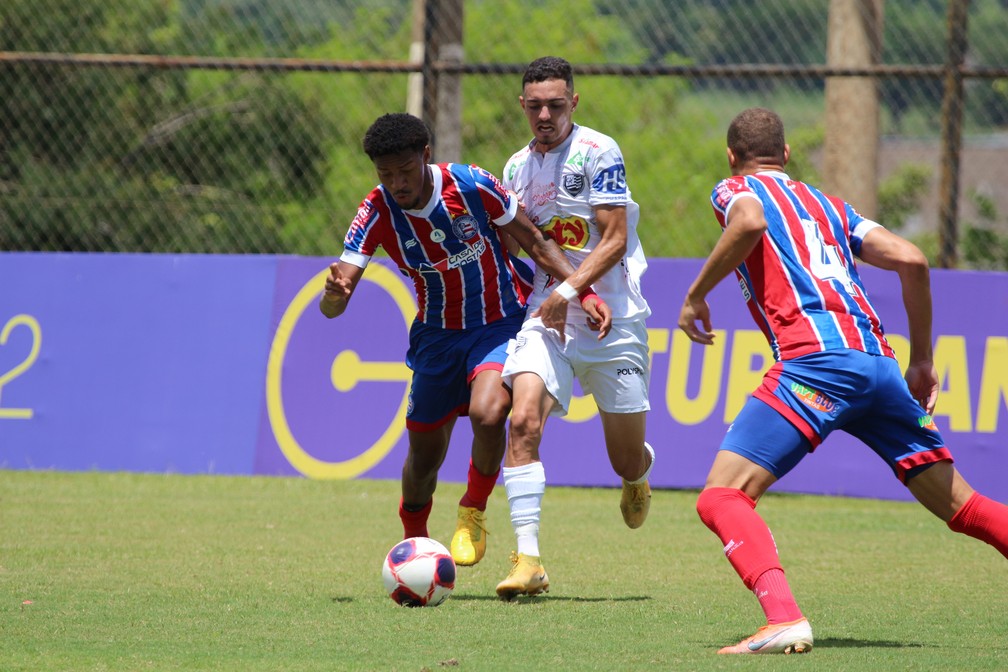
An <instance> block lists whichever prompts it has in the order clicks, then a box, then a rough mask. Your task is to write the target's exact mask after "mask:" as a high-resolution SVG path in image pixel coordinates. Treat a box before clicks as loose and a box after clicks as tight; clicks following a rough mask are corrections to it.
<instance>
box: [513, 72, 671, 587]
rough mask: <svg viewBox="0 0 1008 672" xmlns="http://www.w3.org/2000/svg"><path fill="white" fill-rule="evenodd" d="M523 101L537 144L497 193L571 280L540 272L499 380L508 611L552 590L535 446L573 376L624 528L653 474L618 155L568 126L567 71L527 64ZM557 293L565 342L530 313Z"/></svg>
mask: <svg viewBox="0 0 1008 672" xmlns="http://www.w3.org/2000/svg"><path fill="white" fill-rule="evenodd" d="M519 100H520V102H521V105H522V109H523V110H524V111H525V116H526V118H527V119H528V122H529V126H530V127H531V129H532V133H533V135H534V138H533V140H532V141H531V142H530V143H529V144H528V145H527V146H526V147H524V148H522V149H521V150H520V151H518V152H516V153H515V154H514V155H513V156H512V157H511V158H510V159H509V160H508V162H507V164H506V165H505V167H504V179H503V183H504V186H505V187H507V188H508V189H510V190H512V191H514V192H515V193H516V194H517V195H518V199H519V202H520V203H521V204H522V207H523V208H524V210H525V212H526V214H527V215H528V216H529V219H531V221H532V223H533V224H535V225H536V226H538V227H539V228H540V229H542V230H543V232H544V233H546V234H548V235H550V236H552V237H553V238H554V240H556V241H557V243H559V245H560V246H561V247H562V248H563V250H564V253H565V254H566V255H567V257H568V259H570V261H571V264H572V265H573V266H574V267H575V269H576V270H575V272H574V273H573V274H572V275H570V276H568V277H567V279H566V281H563V282H558V281H557V279H555V278H553V277H551V276H550V275H548V274H547V273H546V272H545V271H543V270H541V269H537V270H536V274H535V280H534V288H533V292H532V295H531V296H530V297H529V302H528V308H529V311H528V317H527V318H526V320H525V323H524V324H523V326H522V329H521V331H520V332H519V333H518V336H517V337H516V339H515V341H514V343H512V346H511V348H510V349H509V352H508V358H507V361H506V362H505V364H504V370H503V371H502V372H501V377H502V380H503V381H504V382H505V384H507V385H508V386H510V387H511V389H512V394H513V398H514V403H513V407H512V413H511V427H510V433H509V436H508V447H507V453H506V454H505V458H504V469H503V476H504V487H505V490H506V491H507V496H508V504H509V505H510V508H511V523H512V525H513V527H514V529H515V536H516V537H517V543H518V550H517V553H513V554H512V558H511V559H512V563H513V567H512V569H511V572H510V574H509V575H508V577H507V578H506V579H504V581H502V582H501V583H500V584H499V585H498V586H497V594H498V595H499V596H500V597H501V598H502V599H505V600H510V599H512V598H514V597H515V596H517V595H535V594H538V593H541V592H545V591H546V590H547V589H548V588H549V579H548V577H547V575H546V571H545V570H544V569H543V566H542V561H541V556H540V553H539V518H540V505H541V502H542V497H543V494H544V493H545V489H546V476H545V471H544V469H543V464H542V462H541V460H540V457H539V444H540V442H541V440H542V435H543V431H544V429H545V425H546V419H547V418H548V417H549V416H550V415H551V414H555V415H564V414H566V413H567V410H568V408H569V405H570V400H571V395H572V389H573V384H574V378H575V377H576V378H577V379H578V381H579V382H580V383H581V387H582V389H583V390H584V391H585V392H586V393H590V394H591V395H592V397H593V398H594V400H595V403H596V405H597V406H598V409H599V416H600V418H601V421H602V428H603V432H604V435H605V444H606V450H607V452H608V455H609V461H610V463H611V464H612V467H613V470H614V471H615V472H616V473H617V474H618V475H619V476H621V477H622V479H623V492H622V496H621V499H620V510H621V511H622V513H623V519H624V521H625V522H626V524H627V525H628V526H629V527H631V528H637V527H640V526H641V525H642V524H643V523H644V519H645V518H646V517H647V514H648V509H649V507H650V500H651V489H650V486H649V485H648V476H649V475H650V473H651V468H652V466H653V463H654V451H653V450H652V449H651V446H649V445H648V444H647V443H646V442H645V440H644V432H645V419H646V413H647V411H648V410H649V409H650V404H649V402H648V382H649V379H650V370H649V358H648V346H647V328H646V326H645V319H646V318H647V317H648V315H650V314H651V311H650V308H649V307H648V304H647V301H645V299H644V297H643V296H642V294H641V291H640V276H641V274H643V272H644V270H645V269H646V268H647V261H646V259H645V258H644V253H643V250H642V249H641V245H640V241H639V239H638V237H637V220H638V216H639V208H638V206H637V204H636V203H635V202H634V201H633V199H632V198H631V196H630V190H629V188H628V187H627V184H626V171H625V168H624V165H623V155H622V152H621V151H620V148H619V145H617V144H616V142H615V141H614V140H613V139H612V138H610V137H608V136H606V135H603V134H602V133H599V132H597V131H595V130H592V129H590V128H586V127H584V126H578V125H577V124H574V123H573V121H572V114H573V112H574V110H575V108H576V107H577V104H578V94H577V93H575V92H574V77H573V73H572V69H571V65H570V63H568V62H567V61H566V60H564V59H562V58H557V57H544V58H540V59H538V60H536V61H534V62H533V63H531V64H530V65H529V66H528V68H527V69H526V71H525V74H524V76H523V78H522V96H521V97H520V98H519ZM591 291H594V292H595V293H597V294H598V295H599V297H601V299H602V300H603V301H605V302H606V303H607V304H608V306H609V308H610V309H611V311H612V327H611V330H608V329H602V330H600V329H599V325H595V324H592V323H590V321H589V320H588V319H587V315H586V313H585V312H584V311H582V310H581V309H580V307H579V302H578V301H577V300H576V299H577V298H578V297H579V295H584V294H585V293H588V292H591ZM554 292H556V293H559V294H560V295H561V296H563V297H565V298H567V299H568V300H569V301H571V304H570V306H569V308H568V312H567V324H566V325H565V327H564V331H563V333H560V332H559V331H557V330H555V329H548V328H546V327H545V326H544V325H543V324H542V321H541V320H540V319H539V318H538V317H537V316H536V308H537V307H538V306H539V305H540V304H541V303H542V302H543V301H544V300H545V299H546V298H547V297H549V296H550V295H551V294H552V293H554Z"/></svg>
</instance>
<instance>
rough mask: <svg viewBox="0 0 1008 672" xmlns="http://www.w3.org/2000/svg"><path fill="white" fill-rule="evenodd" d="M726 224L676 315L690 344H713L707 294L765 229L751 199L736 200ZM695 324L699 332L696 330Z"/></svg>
mask: <svg viewBox="0 0 1008 672" xmlns="http://www.w3.org/2000/svg"><path fill="white" fill-rule="evenodd" d="M727 221H728V225H727V226H726V227H725V230H724V233H722V234H721V238H719V239H718V242H717V244H716V245H715V246H714V249H713V251H711V253H710V256H709V257H707V261H705V262H704V265H703V267H702V268H701V269H700V273H699V274H697V277H696V279H695V280H693V284H692V285H690V288H689V291H688V292H687V293H686V299H685V301H683V306H682V309H681V310H680V312H679V328H680V329H682V330H683V331H684V332H686V335H687V336H689V338H690V340H691V341H695V342H697V343H702V344H704V345H711V344H713V343H714V332H713V329H712V328H711V320H710V306H708V305H707V294H709V293H710V291H711V290H712V289H714V288H715V287H716V286H717V285H718V283H719V282H721V281H722V280H724V279H725V277H727V276H728V275H729V274H731V273H732V272H733V271H734V270H735V269H736V268H738V266H739V265H740V264H741V263H742V262H743V261H745V259H746V257H748V256H749V254H750V253H751V252H752V251H753V249H754V248H755V247H756V245H757V243H759V241H760V238H761V237H762V236H763V233H764V232H765V231H766V228H767V222H766V218H765V217H764V215H763V206H762V205H761V204H760V202H759V201H757V200H756V199H755V198H740V199H738V201H736V202H735V203H734V204H733V205H732V207H731V210H729V211H728V220H727ZM698 321H699V322H700V324H701V325H702V327H703V328H702V329H701V328H699V327H697V322H698Z"/></svg>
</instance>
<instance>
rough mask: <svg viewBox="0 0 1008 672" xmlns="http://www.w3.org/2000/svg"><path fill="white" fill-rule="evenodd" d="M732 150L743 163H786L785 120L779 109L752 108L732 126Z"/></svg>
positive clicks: (729, 132) (729, 143)
mask: <svg viewBox="0 0 1008 672" xmlns="http://www.w3.org/2000/svg"><path fill="white" fill-rule="evenodd" d="M728 149H730V150H731V151H732V153H733V154H735V157H736V158H737V159H738V160H739V161H740V162H742V163H747V162H749V161H760V162H766V161H773V162H777V163H780V164H781V165H783V164H784V122H783V121H781V118H780V117H779V116H778V115H777V113H776V112H773V111H772V110H768V109H766V108H764V107H750V108H749V109H747V110H743V111H742V112H739V113H738V115H737V116H736V117H735V118H734V119H732V122H731V124H729V126H728Z"/></svg>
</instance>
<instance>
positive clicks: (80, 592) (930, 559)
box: [0, 471, 1008, 672]
mask: <svg viewBox="0 0 1008 672" xmlns="http://www.w3.org/2000/svg"><path fill="white" fill-rule="evenodd" d="M461 491H462V486H460V485H458V484H450V483H443V484H441V486H440V487H439V490H438V493H437V495H436V498H435V506H434V512H433V515H432V518H431V532H432V534H433V536H435V537H436V538H438V539H440V540H441V541H442V542H444V543H447V542H448V540H449V539H450V535H451V531H452V529H453V528H454V510H455V504H456V502H457V500H458V497H459V496H460V495H461ZM398 492H399V484H398V483H396V482H389V481H369V480H356V481H348V482H320V481H310V480H306V479H291V478H234V477H221V476H197V477H194V476H177V475H170V476H164V475H138V474H121V473H119V474H104V473H78V474H67V473H53V472H18V471H0V533H2V539H0V670H32V671H33V672H39V671H47V670H75V671H76V670H242V671H243V672H246V671H253V670H290V671H301V670H404V671H412V672H419V671H420V670H425V669H426V670H442V669H443V670H460V671H464V670H737V669H738V670H753V669H760V670H779V669H789V670H790V669H801V670H831V671H833V670H859V671H860V670H869V671H870V670H879V671H887V672H888V671H891V670H1004V669H1006V668H1008V639H1006V635H1008V572H1006V566H1005V560H1004V558H1003V557H1001V555H999V554H998V553H997V552H996V551H995V550H994V549H992V548H991V547H989V546H987V545H985V544H982V543H980V542H976V541H974V540H971V539H967V538H965V537H962V536H960V535H954V534H952V533H951V532H949V531H948V530H947V529H946V528H945V527H944V525H943V524H942V523H940V522H939V521H938V520H937V519H934V518H932V517H931V516H930V515H929V514H927V513H926V512H925V511H924V510H923V509H922V508H920V507H919V506H917V505H914V504H909V503H902V502H882V501H875V500H856V499H841V498H826V497H808V496H793V495H773V494H771V495H768V496H767V497H766V498H765V499H764V501H763V502H762V503H761V505H760V511H761V513H762V514H763V516H764V518H765V519H766V520H767V522H768V523H769V524H770V526H771V529H772V530H773V531H774V533H775V536H776V540H777V543H778V546H779V548H780V553H781V557H782V559H783V562H784V565H785V569H786V570H787V571H788V572H789V577H790V581H791V585H792V588H793V589H794V592H795V595H796V597H797V598H798V601H799V603H800V604H801V606H802V607H803V609H804V610H805V613H806V615H807V616H808V617H809V619H810V620H811V622H812V625H813V628H814V630H815V636H816V642H815V650H814V651H813V652H812V653H811V654H809V655H807V656H800V657H799V656H787V657H785V656H763V657H744V658H743V657H724V656H718V655H716V653H715V652H716V650H717V648H718V647H719V646H722V645H725V644H729V643H733V642H734V641H736V640H738V639H740V638H741V637H743V636H745V635H748V634H750V633H751V631H753V630H754V629H755V628H756V627H757V626H759V625H760V624H761V623H762V614H761V612H760V610H759V607H758V605H757V603H756V600H755V598H754V597H753V596H752V595H751V594H749V593H748V591H746V590H745V588H744V587H743V586H742V585H741V583H740V582H739V581H738V579H737V577H736V576H735V574H734V572H733V571H732V570H731V568H730V566H729V565H728V562H727V561H726V560H725V558H724V556H723V554H722V552H721V544H720V542H719V541H718V540H717V539H716V538H715V537H714V535H712V534H711V533H710V532H709V531H708V530H707V529H706V528H705V527H704V526H703V525H702V524H701V523H700V521H699V519H698V518H697V516H696V513H695V512H694V510H693V503H694V500H695V497H696V493H695V492H683V491H656V492H655V494H654V499H653V503H652V507H651V517H650V518H649V520H648V521H647V524H646V525H645V526H644V527H643V528H641V529H639V530H629V529H627V528H625V527H624V526H623V523H622V519H621V518H620V514H619V507H618V500H619V492H618V490H610V489H572V488H551V489H550V490H549V491H548V492H547V495H546V499H545V500H544V503H543V507H544V521H543V526H542V552H543V559H544V562H545V565H546V568H547V570H548V571H549V574H550V579H551V583H552V587H551V591H550V593H549V594H548V595H545V596H542V597H537V598H532V599H523V600H519V601H516V602H515V603H503V602H500V601H499V600H497V599H496V596H495V594H494V587H495V585H496V583H497V581H499V580H500V579H501V578H503V577H504V576H505V575H506V573H507V571H508V569H509V564H508V560H507V558H508V554H509V552H510V550H511V549H512V547H513V535H512V533H511V528H510V523H509V520H508V514H507V504H506V501H505V498H504V493H503V488H498V490H497V491H496V492H495V493H494V496H493V497H492V499H491V505H490V508H489V509H488V518H489V524H490V532H491V536H490V546H489V549H488V553H487V557H486V558H485V559H484V560H483V562H481V563H480V564H479V565H477V566H476V567H473V568H460V569H459V573H458V580H457V583H456V589H455V592H454V594H453V595H452V596H451V597H450V598H449V599H448V601H447V602H445V603H444V604H443V605H441V606H440V607H437V608H429V609H407V608H403V607H399V606H397V605H395V604H394V603H393V602H392V601H391V600H390V599H388V597H387V596H386V595H385V593H384V590H383V588H382V582H381V573H380V565H381V561H382V559H383V558H384V555H385V553H386V551H387V550H388V549H389V548H390V547H391V546H392V545H393V544H394V543H395V542H396V541H397V540H398V539H399V537H400V535H401V528H400V525H399V520H398V517H397V515H396V506H397V504H398V500H399V494H398Z"/></svg>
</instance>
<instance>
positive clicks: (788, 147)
mask: <svg viewBox="0 0 1008 672" xmlns="http://www.w3.org/2000/svg"><path fill="white" fill-rule="evenodd" d="M790 158H791V145H789V144H787V143H786V142H785V143H784V165H785V166H786V165H787V162H788V160H789V159H790Z"/></svg>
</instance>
